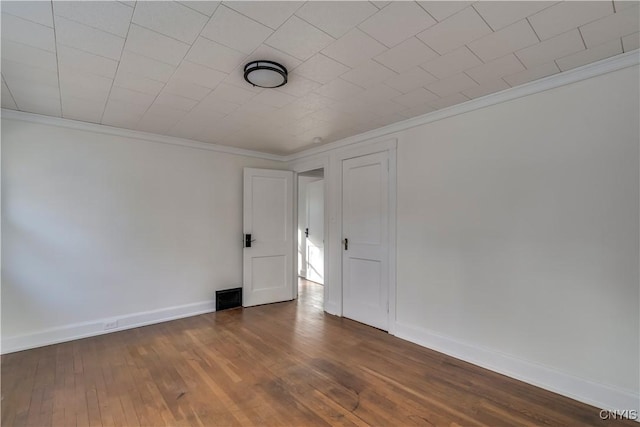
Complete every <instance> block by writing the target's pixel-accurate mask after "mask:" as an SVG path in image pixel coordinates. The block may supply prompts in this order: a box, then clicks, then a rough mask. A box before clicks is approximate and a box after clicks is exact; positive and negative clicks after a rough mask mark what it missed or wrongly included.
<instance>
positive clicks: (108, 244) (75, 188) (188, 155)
mask: <svg viewBox="0 0 640 427" xmlns="http://www.w3.org/2000/svg"><path fill="white" fill-rule="evenodd" d="M244 167H264V168H282V163H280V162H273V161H268V160H262V159H257V158H250V157H243V156H237V155H231V154H224V153H219V152H214V151H208V150H201V149H195V148H189V147H182V146H176V145H170V144H161V143H155V142H149V141H144V140H137V139H131V138H124V137H117V136H112V135H104V134H99V133H93V132H86V131H81V130H72V129H66V128H61V127H56V126H50V125H42V124H34V123H24V122H20V121H14V120H6V119H3V120H2V231H3V232H2V248H3V250H2V342H3V351H7V350H11V347H21V346H29V345H31V343H36V344H38V343H39V344H42V342H38V341H43V340H45V341H46V340H49V339H56V337H57V339H60V338H67V337H68V336H69V335H70V334H71V335H73V334H76V335H77V334H89V335H91V334H93V333H95V332H96V328H97V329H98V330H100V329H102V323H101V322H97V323H96V324H94V323H95V322H96V321H97V320H99V319H105V318H121V319H122V318H127V317H130V316H133V317H134V318H135V315H136V313H140V312H149V311H151V312H153V313H155V314H153V313H152V315H151V316H150V315H148V314H147V315H143V316H138V317H137V318H136V319H137V320H142V321H145V320H149V319H154V318H157V317H158V316H160V317H162V316H164V315H165V314H167V315H180V314H183V315H184V314H188V313H189V312H190V311H192V310H196V309H203V308H205V309H206V308H209V307H211V306H212V304H211V302H212V301H213V299H214V293H215V290H217V289H224V288H230V287H237V286H241V284H242V211H241V209H242V169H243V168H244ZM185 305H186V306H185ZM176 306H178V307H183V306H184V307H185V308H184V309H179V310H177V311H176V310H173V311H172V309H171V308H175V307H176ZM185 310H186V311H185ZM157 311H159V313H158V312H157ZM129 321H131V319H129ZM126 322H127V320H121V325H124V324H126ZM133 322H134V323H135V321H133ZM33 334H35V335H33Z"/></svg>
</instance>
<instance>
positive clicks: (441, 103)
mask: <svg viewBox="0 0 640 427" xmlns="http://www.w3.org/2000/svg"><path fill="white" fill-rule="evenodd" d="M468 100H469V98H467V97H466V96H464V95H463V94H461V93H455V94H453V95H449V96H445V97H442V98H440V99H436V100H435V101H431V102H430V104H431V105H432V106H433V107H434V108H435V109H437V110H440V109H442V108H447V107H451V106H452V105H456V104H461V103H463V102H466V101H468Z"/></svg>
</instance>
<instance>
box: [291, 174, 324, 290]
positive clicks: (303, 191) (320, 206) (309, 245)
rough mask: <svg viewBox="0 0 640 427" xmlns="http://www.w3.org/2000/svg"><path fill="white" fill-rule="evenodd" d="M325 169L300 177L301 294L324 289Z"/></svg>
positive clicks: (298, 250) (299, 262)
mask: <svg viewBox="0 0 640 427" xmlns="http://www.w3.org/2000/svg"><path fill="white" fill-rule="evenodd" d="M324 188H325V182H324V169H322V168H320V169H314V170H310V171H305V172H302V173H299V174H298V227H297V235H298V247H297V255H298V256H297V259H298V265H297V270H296V271H297V274H298V278H299V279H300V280H298V292H299V293H301V292H302V291H303V289H302V286H307V287H309V286H311V287H314V286H318V285H320V286H324V283H325V271H324V270H325V264H324V243H325V242H324V235H325V230H324V228H325V221H324V204H325V203H324V198H325V195H324Z"/></svg>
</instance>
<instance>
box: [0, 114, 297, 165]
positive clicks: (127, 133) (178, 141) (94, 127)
mask: <svg viewBox="0 0 640 427" xmlns="http://www.w3.org/2000/svg"><path fill="white" fill-rule="evenodd" d="M2 118H3V119H11V120H18V121H22V122H28V123H38V124H44V125H52V126H58V127H63V128H68V129H75V130H82V131H87V132H95V133H101V134H104V135H114V136H120V137H124V138H133V139H141V140H144V141H150V142H159V143H162V144H172V145H181V146H183V147H190V148H196V149H200V150H209V151H217V152H220V153H225V154H235V155H238V156H246V157H257V158H259V159H267V160H276V161H280V162H281V161H283V160H284V157H283V156H279V155H277V154H270V153H263V152H261V151H253V150H245V149H243V148H237V147H230V146H227V145H219V144H213V143H208V142H200V141H194V140H191V139H184V138H176V137H173V136H166V135H158V134H155V133H150V132H142V131H138V130H131V129H123V128H117V127H113V126H107V125H101V124H97V123H88V122H81V121H78V120H69V119H63V118H61V117H52V116H43V115H41V114H34V113H27V112H24V111H16V110H8V109H6V108H3V109H2Z"/></svg>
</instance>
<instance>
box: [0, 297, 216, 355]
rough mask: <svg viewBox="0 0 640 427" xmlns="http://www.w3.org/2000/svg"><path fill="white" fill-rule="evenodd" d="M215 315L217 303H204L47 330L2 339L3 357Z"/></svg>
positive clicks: (1, 352) (1, 351) (0, 352)
mask: <svg viewBox="0 0 640 427" xmlns="http://www.w3.org/2000/svg"><path fill="white" fill-rule="evenodd" d="M213 311H216V304H215V301H203V302H197V303H193V304H185V305H179V306H174V307H167V308H161V309H159V310H152V311H142V312H139V313H133V314H127V315H124V316H116V317H110V318H106V319H98V320H95V321H91V322H83V323H74V324H72V325H66V326H59V327H56V328H50V329H44V330H41V331H38V332H34V333H31V334H26V335H18V336H13V337H5V336H3V337H2V347H1V350H0V354H6V353H13V352H16V351H22V350H28V349H30V348H36V347H42V346H45V345H51V344H57V343H61V342H66V341H73V340H77V339H80V338H87V337H93V336H96V335H102V334H108V333H111V332H117V331H123V330H125V329H132V328H137V327H140V326H146V325H152V324H154V323H162V322H167V321H169V320H175V319H182V318H184V317H190V316H196V315H198V314H204V313H211V312H213ZM114 321H117V322H118V326H117V327H116V328H112V329H108V330H105V329H104V325H105V323H108V322H114Z"/></svg>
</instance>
